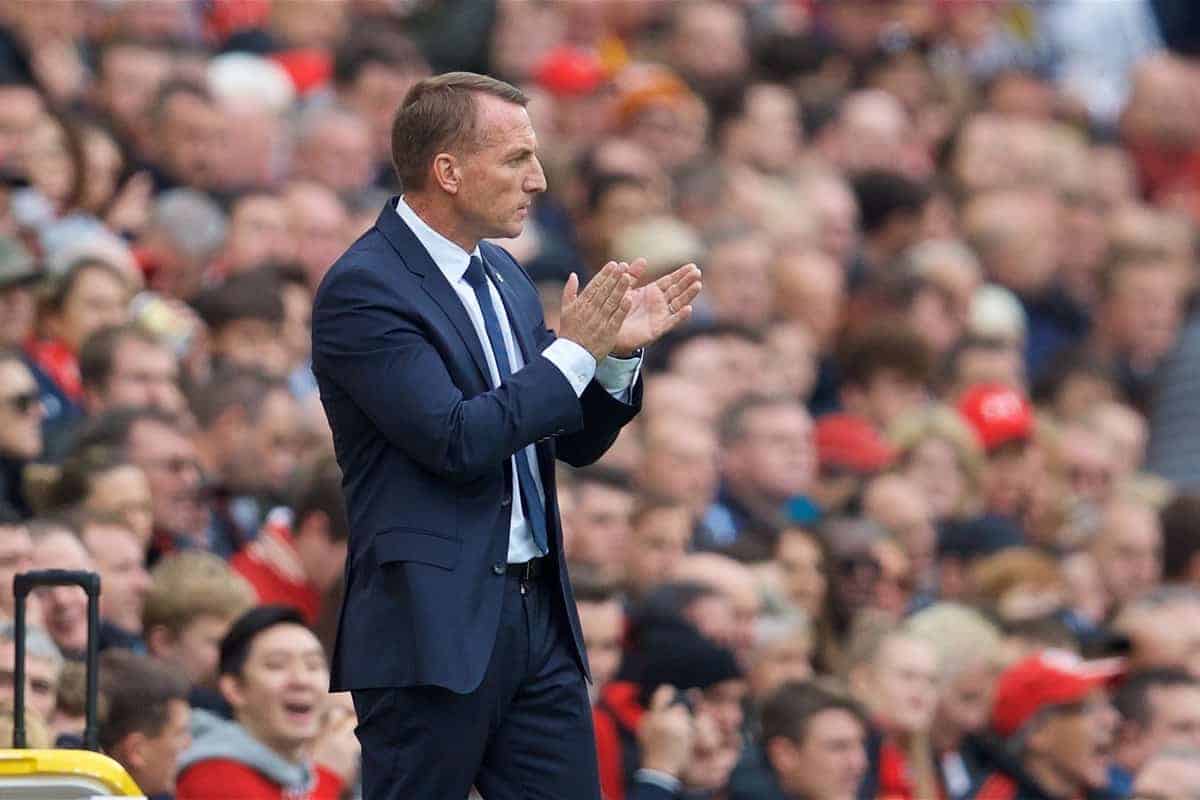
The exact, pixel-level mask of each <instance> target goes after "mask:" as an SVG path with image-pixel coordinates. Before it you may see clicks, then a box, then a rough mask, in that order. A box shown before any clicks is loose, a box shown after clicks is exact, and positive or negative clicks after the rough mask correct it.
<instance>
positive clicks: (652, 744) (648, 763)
mask: <svg viewBox="0 0 1200 800" xmlns="http://www.w3.org/2000/svg"><path fill="white" fill-rule="evenodd" d="M674 700H675V689H674V688H672V687H670V686H660V687H658V689H656V690H655V691H654V696H653V697H652V698H651V699H650V708H648V709H647V710H646V713H645V715H644V716H643V717H642V721H641V723H640V724H639V725H638V731H637V739H638V746H639V747H640V748H641V751H642V767H644V768H645V769H652V770H655V771H657V772H662V773H664V774H667V775H670V776H671V777H674V778H678V777H680V775H681V774H682V773H683V768H684V765H685V764H687V761H688V758H689V757H690V756H691V754H692V738H693V736H694V735H695V731H694V730H693V725H692V715H691V712H689V711H688V709H687V706H685V705H683V704H682V703H673V701H674Z"/></svg>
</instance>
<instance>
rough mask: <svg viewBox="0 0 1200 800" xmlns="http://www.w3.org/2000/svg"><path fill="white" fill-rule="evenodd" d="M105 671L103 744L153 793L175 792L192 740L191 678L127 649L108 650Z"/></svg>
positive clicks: (147, 790)
mask: <svg viewBox="0 0 1200 800" xmlns="http://www.w3.org/2000/svg"><path fill="white" fill-rule="evenodd" d="M101 671H102V673H103V674H102V677H101V681H102V683H103V694H102V696H103V697H104V707H105V708H104V716H103V718H102V720H101V723H100V730H99V737H100V749H101V750H103V751H104V752H105V753H107V754H108V755H110V756H112V758H113V759H115V760H116V761H117V763H118V764H120V765H121V766H122V767H124V768H125V770H126V772H128V773H129V776H130V777H131V778H133V779H134V781H135V782H136V783H137V785H138V788H139V789H141V790H142V791H143V792H144V793H145V794H146V796H147V797H164V796H167V797H169V796H170V795H171V793H173V792H174V790H175V773H176V770H177V769H178V762H179V757H180V756H181V755H183V753H184V751H185V750H187V749H188V747H189V746H190V745H191V740H192V738H191V732H190V730H189V721H190V718H191V711H190V709H189V708H188V704H187V691H188V684H187V681H186V680H185V679H184V678H182V677H181V676H179V675H178V674H176V673H174V672H172V671H171V670H169V669H168V668H166V667H164V666H163V665H161V664H159V663H157V662H155V661H154V660H153V659H151V658H148V657H146V656H138V655H134V654H133V653H128V652H125V651H123V650H113V651H110V652H107V653H105V654H104V659H103V661H102V662H101Z"/></svg>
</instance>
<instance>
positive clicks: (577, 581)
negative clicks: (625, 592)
mask: <svg viewBox="0 0 1200 800" xmlns="http://www.w3.org/2000/svg"><path fill="white" fill-rule="evenodd" d="M571 588H572V590H573V591H574V593H575V604H576V606H578V608H579V626H580V627H581V628H582V629H583V642H584V646H585V647H586V648H587V657H588V665H589V666H590V667H591V670H592V682H591V684H590V685H589V686H588V693H589V695H590V696H591V701H592V704H593V705H594V704H595V703H596V700H597V699H598V698H599V695H600V692H601V691H603V689H604V687H605V686H607V685H608V682H609V681H611V680H612V679H613V677H614V676H616V674H617V667H619V666H620V664H621V648H622V645H623V639H624V636H625V609H624V607H623V606H622V604H621V596H620V594H618V592H617V589H616V586H615V585H614V584H611V583H606V582H605V581H603V580H600V579H597V578H595V577H592V576H590V575H589V574H588V573H586V572H585V573H581V574H580V575H579V576H577V577H576V578H574V579H573V580H572V582H571Z"/></svg>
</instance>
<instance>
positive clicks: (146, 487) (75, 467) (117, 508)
mask: <svg viewBox="0 0 1200 800" xmlns="http://www.w3.org/2000/svg"><path fill="white" fill-rule="evenodd" d="M46 494H47V497H46V499H45V500H44V502H43V505H44V506H45V508H44V509H43V513H65V512H70V511H73V510H76V509H80V510H82V511H84V512H85V513H87V514H95V515H100V516H108V517H112V518H114V519H116V520H119V521H120V522H121V523H122V524H124V525H126V526H127V527H128V528H129V529H130V531H132V532H133V533H134V535H135V536H136V537H137V540H138V545H139V548H140V549H141V550H142V551H143V557H144V551H145V549H146V547H147V546H148V545H149V544H150V539H151V536H152V535H153V532H154V503H153V500H152V499H151V497H150V484H149V481H147V480H146V475H145V473H144V472H142V470H141V469H140V468H139V467H137V466H135V465H134V464H131V463H130V462H128V461H126V460H124V459H123V458H121V457H120V456H119V454H118V453H116V452H114V451H112V450H110V449H108V448H104V447H95V448H88V449H85V450H80V451H78V452H75V453H72V454H71V456H70V457H69V458H67V459H66V460H64V461H63V462H62V464H61V465H60V466H59V469H58V471H57V473H56V479H55V480H54V483H53V484H52V485H51V486H50V487H49V488H48V489H47V492H46Z"/></svg>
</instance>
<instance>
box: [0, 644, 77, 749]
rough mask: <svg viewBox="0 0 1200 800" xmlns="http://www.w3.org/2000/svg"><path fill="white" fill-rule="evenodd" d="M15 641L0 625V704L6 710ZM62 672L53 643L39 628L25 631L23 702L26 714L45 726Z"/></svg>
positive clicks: (58, 652) (52, 710)
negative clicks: (36, 717)
mask: <svg viewBox="0 0 1200 800" xmlns="http://www.w3.org/2000/svg"><path fill="white" fill-rule="evenodd" d="M15 639H16V631H15V629H14V628H13V624H12V623H11V622H6V623H3V624H2V625H0V701H3V702H4V703H6V704H8V705H9V707H10V708H11V704H12V702H13V699H12V693H13V686H14V681H15V669H16V654H17V646H16V643H15ZM62 670H63V656H62V652H61V651H60V650H59V649H58V645H56V644H55V643H54V640H53V639H51V638H50V636H49V635H48V634H47V633H46V631H44V630H42V629H41V628H37V627H30V628H28V629H27V630H26V631H25V702H26V703H27V707H28V710H30V711H32V712H33V713H35V714H37V716H38V717H39V718H40V720H41V721H42V722H43V723H46V724H48V723H50V722H51V721H52V720H53V719H54V707H55V702H56V698H57V696H58V686H59V680H60V679H61V677H62ZM9 741H11V739H10V740H9Z"/></svg>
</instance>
